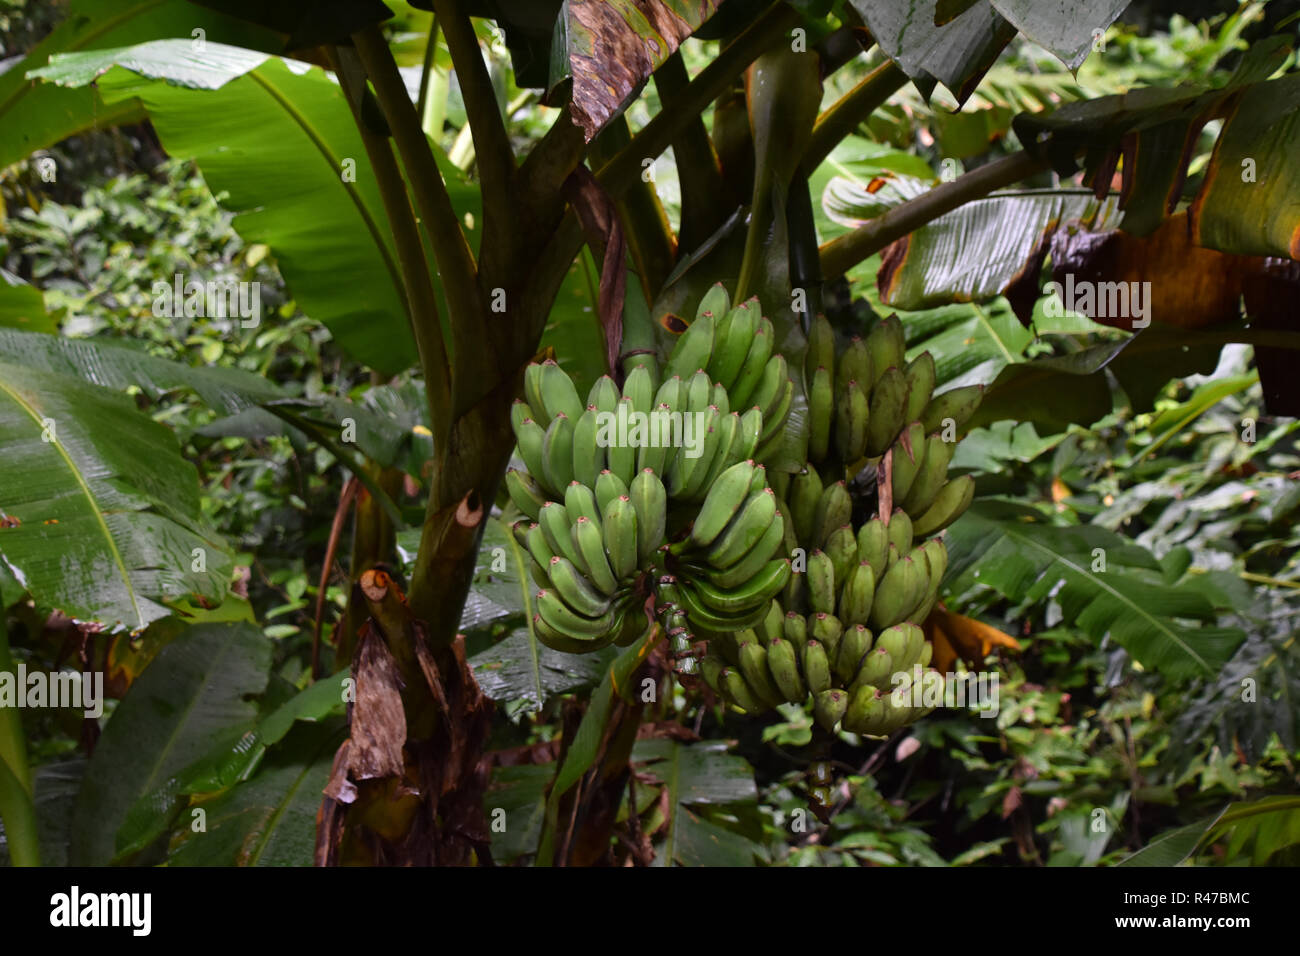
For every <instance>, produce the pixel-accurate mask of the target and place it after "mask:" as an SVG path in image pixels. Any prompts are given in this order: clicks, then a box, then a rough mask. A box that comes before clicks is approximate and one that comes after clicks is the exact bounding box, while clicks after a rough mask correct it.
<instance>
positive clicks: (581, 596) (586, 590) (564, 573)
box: [546, 554, 612, 630]
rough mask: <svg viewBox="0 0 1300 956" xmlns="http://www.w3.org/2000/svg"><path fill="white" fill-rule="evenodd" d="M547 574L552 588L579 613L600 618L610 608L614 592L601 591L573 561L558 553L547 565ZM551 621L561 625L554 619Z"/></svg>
mask: <svg viewBox="0 0 1300 956" xmlns="http://www.w3.org/2000/svg"><path fill="white" fill-rule="evenodd" d="M546 576H547V577H548V578H549V579H550V581H551V589H552V590H554V591H555V593H556V595H557V596H558V597H559V598H560V599H561V600H562V601H563V602H564V603H565V604H567V605H568V606H569V607H571V608H572V609H573V610H574V611H575V612H577V613H578V614H581V615H583V616H584V617H589V618H599V617H600V616H601V615H602V614H604V613H605V612H606V611H608V610H609V608H610V599H609V594H610V593H612V592H610V591H606V592H604V593H601V591H600V590H597V588H596V586H595V585H593V583H592V582H591V580H590V579H589V578H588V577H587V576H586V575H584V574H582V573H581V572H580V571H579V570H578V569H577V568H576V567H574V565H573V562H571V561H569V560H568V559H567V558H564V557H561V556H560V555H558V554H557V555H555V556H554V557H552V558H551V560H550V563H549V564H548V565H547V567H546ZM548 620H549V618H548ZM551 623H552V624H553V625H555V626H556V627H559V625H558V624H556V623H555V622H554V621H551ZM561 630H563V628H561Z"/></svg>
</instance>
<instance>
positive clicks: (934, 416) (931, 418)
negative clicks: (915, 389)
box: [921, 385, 984, 438]
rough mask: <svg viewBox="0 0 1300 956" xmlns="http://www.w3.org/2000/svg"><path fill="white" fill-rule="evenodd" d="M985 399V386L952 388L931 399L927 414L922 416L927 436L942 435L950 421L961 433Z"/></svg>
mask: <svg viewBox="0 0 1300 956" xmlns="http://www.w3.org/2000/svg"><path fill="white" fill-rule="evenodd" d="M983 398H984V386H983V385H967V386H965V387H963V388H950V389H948V391H946V392H941V393H940V394H938V395H935V396H934V397H933V398H931V399H930V404H928V405H927V406H926V407H925V414H923V415H922V416H921V424H922V426H924V428H925V433H926V434H927V435H928V434H930V433H931V432H941V433H942V432H943V430H944V427H945V425H946V424H947V423H948V420H949V419H951V420H952V425H953V428H954V430H955V431H956V432H958V433H960V432H961V428H962V426H963V425H965V424H966V423H967V422H968V421H970V419H971V416H972V415H974V414H975V410H976V409H978V408H979V407H980V401H981V400H983ZM953 437H954V438H955V437H957V436H956V435H954V436H953Z"/></svg>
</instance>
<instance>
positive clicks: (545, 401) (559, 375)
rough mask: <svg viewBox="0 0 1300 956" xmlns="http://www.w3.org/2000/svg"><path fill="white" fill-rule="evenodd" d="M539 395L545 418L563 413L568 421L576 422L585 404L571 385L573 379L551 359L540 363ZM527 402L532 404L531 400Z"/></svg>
mask: <svg viewBox="0 0 1300 956" xmlns="http://www.w3.org/2000/svg"><path fill="white" fill-rule="evenodd" d="M541 396H542V406H543V408H544V409H545V411H546V417H547V418H554V417H555V416H556V415H560V414H563V415H566V416H568V418H569V421H571V422H576V421H577V420H578V419H579V418H580V417H581V416H582V410H583V408H584V407H585V406H584V405H583V404H582V402H580V401H579V400H578V390H577V389H576V388H574V387H573V379H571V378H569V376H568V373H566V372H565V371H564V369H562V368H560V366H559V365H558V364H557V363H556V362H555V361H554V360H553V359H547V360H546V361H545V362H543V363H542V371H541ZM529 404H532V402H531V400H530V401H529Z"/></svg>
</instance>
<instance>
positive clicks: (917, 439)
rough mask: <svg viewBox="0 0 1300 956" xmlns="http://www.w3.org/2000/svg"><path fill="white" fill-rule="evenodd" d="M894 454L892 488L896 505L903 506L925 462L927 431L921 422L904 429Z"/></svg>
mask: <svg viewBox="0 0 1300 956" xmlns="http://www.w3.org/2000/svg"><path fill="white" fill-rule="evenodd" d="M893 452H894V453H893V455H892V456H890V462H891V466H892V468H893V472H892V474H891V476H890V480H891V484H890V488H891V490H892V492H893V500H894V504H896V505H901V504H902V503H903V499H904V498H906V497H907V493H908V491H909V490H910V489H911V487H912V483H913V482H914V481H915V480H916V476H917V473H918V472H919V471H920V469H921V465H922V463H923V462H924V461H925V429H923V428H922V427H921V423H920V422H912V423H911V424H910V425H908V426H907V427H906V428H904V429H903V432H902V434H900V435H899V436H898V441H896V442H894V449H893Z"/></svg>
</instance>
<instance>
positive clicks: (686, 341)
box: [664, 313, 715, 381]
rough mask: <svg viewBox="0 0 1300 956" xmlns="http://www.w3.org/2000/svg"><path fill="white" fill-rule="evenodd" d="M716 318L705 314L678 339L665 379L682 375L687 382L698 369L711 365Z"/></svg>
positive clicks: (666, 368) (670, 356)
mask: <svg viewBox="0 0 1300 956" xmlns="http://www.w3.org/2000/svg"><path fill="white" fill-rule="evenodd" d="M714 321H715V316H714V315H712V314H709V313H704V314H701V315H700V316H698V317H697V318H696V319H695V321H694V322H692V323H691V324H690V327H689V328H687V330H686V331H685V332H683V333H682V334H681V336H680V337H679V338H678V339H677V342H676V344H675V345H674V346H673V350H672V353H671V354H670V355H669V356H668V364H667V366H665V368H664V378H672V377H673V376H674V375H680V376H681V378H682V380H683V381H685V380H686V379H687V378H689V377H690V376H692V375H694V374H695V372H696V370H697V369H702V368H704V367H705V366H706V365H708V364H709V355H710V354H711V353H712V352H713V331H714Z"/></svg>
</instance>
